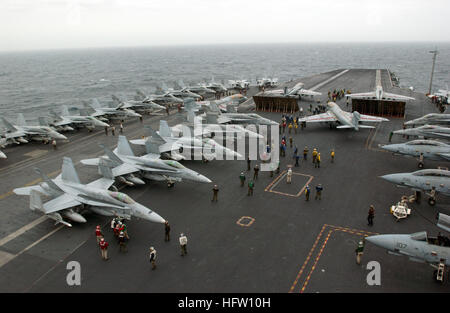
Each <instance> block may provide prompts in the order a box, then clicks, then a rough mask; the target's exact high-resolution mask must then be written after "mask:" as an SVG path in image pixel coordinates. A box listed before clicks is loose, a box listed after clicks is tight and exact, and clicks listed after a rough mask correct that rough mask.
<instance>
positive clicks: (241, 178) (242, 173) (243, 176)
mask: <svg viewBox="0 0 450 313" xmlns="http://www.w3.org/2000/svg"><path fill="white" fill-rule="evenodd" d="M239 179H240V180H241V187H243V186H244V182H245V175H244V172H241V175H239Z"/></svg>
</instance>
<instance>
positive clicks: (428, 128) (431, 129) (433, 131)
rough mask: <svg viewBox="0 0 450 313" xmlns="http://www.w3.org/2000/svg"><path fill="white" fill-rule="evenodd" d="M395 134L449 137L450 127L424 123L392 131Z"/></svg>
mask: <svg viewBox="0 0 450 313" xmlns="http://www.w3.org/2000/svg"><path fill="white" fill-rule="evenodd" d="M394 134H396V135H406V136H418V137H423V138H425V139H426V138H439V139H450V128H447V127H442V126H437V125H424V126H420V127H416V128H407V129H400V130H396V131H394Z"/></svg>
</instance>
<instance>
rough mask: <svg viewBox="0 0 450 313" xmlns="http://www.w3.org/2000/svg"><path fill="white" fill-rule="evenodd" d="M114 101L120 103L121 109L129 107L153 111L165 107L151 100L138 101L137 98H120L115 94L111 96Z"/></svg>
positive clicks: (134, 109) (136, 109)
mask: <svg viewBox="0 0 450 313" xmlns="http://www.w3.org/2000/svg"><path fill="white" fill-rule="evenodd" d="M111 97H112V99H113V101H114V103H116V104H117V105H120V106H121V108H122V109H131V110H133V111H154V110H165V109H166V107H164V106H162V105H159V104H157V103H155V102H153V101H146V102H143V101H139V100H121V99H120V98H119V97H117V96H116V95H112V96H111Z"/></svg>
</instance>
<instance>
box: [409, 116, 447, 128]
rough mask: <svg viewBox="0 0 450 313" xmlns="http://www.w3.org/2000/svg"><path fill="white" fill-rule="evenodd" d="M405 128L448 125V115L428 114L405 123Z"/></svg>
mask: <svg viewBox="0 0 450 313" xmlns="http://www.w3.org/2000/svg"><path fill="white" fill-rule="evenodd" d="M405 125H406V126H413V127H414V126H415V125H450V114H439V113H430V114H427V115H425V116H422V117H419V118H416V119H414V120H411V121H408V122H406V123H405Z"/></svg>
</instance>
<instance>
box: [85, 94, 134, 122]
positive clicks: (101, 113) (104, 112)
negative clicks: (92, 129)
mask: <svg viewBox="0 0 450 313" xmlns="http://www.w3.org/2000/svg"><path fill="white" fill-rule="evenodd" d="M83 104H84V105H85V107H90V108H92V109H93V110H94V113H92V114H91V116H93V117H106V118H107V119H120V120H123V119H127V118H131V117H141V116H142V115H141V114H139V113H136V112H134V111H133V110H130V109H125V108H123V104H120V105H118V106H117V107H115V108H110V107H101V106H100V103H99V102H98V100H97V99H92V103H87V102H85V101H83Z"/></svg>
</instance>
